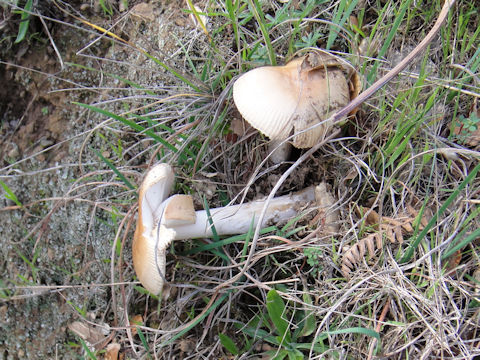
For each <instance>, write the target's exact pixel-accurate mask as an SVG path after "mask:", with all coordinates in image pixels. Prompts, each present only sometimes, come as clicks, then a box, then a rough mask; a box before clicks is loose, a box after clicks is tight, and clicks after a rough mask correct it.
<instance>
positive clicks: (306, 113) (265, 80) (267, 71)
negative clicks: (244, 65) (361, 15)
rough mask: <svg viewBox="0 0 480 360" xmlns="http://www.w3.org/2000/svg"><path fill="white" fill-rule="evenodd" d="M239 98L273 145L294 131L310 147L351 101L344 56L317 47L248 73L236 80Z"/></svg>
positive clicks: (246, 116)
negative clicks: (297, 56) (330, 120)
mask: <svg viewBox="0 0 480 360" xmlns="http://www.w3.org/2000/svg"><path fill="white" fill-rule="evenodd" d="M357 85H358V82H357V83H356V86H357ZM233 99H234V102H235V104H236V106H237V108H238V110H239V111H240V113H241V114H242V116H243V118H244V119H245V120H246V121H247V122H248V123H250V125H252V126H253V127H254V128H256V129H257V130H259V131H260V132H262V133H263V134H265V135H266V136H268V137H269V138H270V139H271V140H272V146H271V148H272V147H273V148H275V147H277V146H279V145H280V144H281V143H282V142H284V140H286V139H287V138H288V137H290V136H291V135H295V136H294V137H293V138H292V139H290V142H291V144H292V145H293V146H295V147H296V148H310V147H312V146H313V145H315V144H316V143H318V142H319V141H320V140H321V139H322V138H323V137H324V136H325V134H327V132H328V130H329V129H330V127H331V124H329V123H325V122H324V120H326V119H327V118H328V117H329V115H331V114H332V113H333V112H335V111H337V110H339V109H341V108H342V107H344V106H345V105H347V104H348V102H349V101H350V91H349V85H348V83H347V79H346V77H345V74H344V71H343V66H342V64H341V63H340V62H339V60H338V59H337V58H335V57H333V56H332V55H329V54H327V53H325V52H320V51H312V52H310V53H308V54H307V55H304V56H302V57H299V58H297V59H294V60H292V61H290V62H289V63H287V64H286V65H284V66H263V67H259V68H256V69H253V70H251V71H249V72H247V73H245V74H243V75H242V76H240V77H239V78H238V79H237V81H235V83H234V85H233ZM322 122H323V123H322ZM314 125H318V126H315V127H313V126H314ZM312 127H313V128H312ZM282 151H283V153H284V152H285V150H284V149H283V150H282ZM272 156H275V154H272ZM276 157H277V159H276V160H275V159H274V161H277V162H278V161H282V160H284V159H282V155H276Z"/></svg>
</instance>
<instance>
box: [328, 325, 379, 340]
mask: <svg viewBox="0 0 480 360" xmlns="http://www.w3.org/2000/svg"><path fill="white" fill-rule="evenodd" d="M350 333H352V334H362V335H367V336H371V337H373V338H375V339H377V340H378V341H380V334H379V333H378V332H376V331H375V330H372V329H367V328H363V327H352V328H347V329H339V330H332V331H324V332H323V333H322V334H326V335H336V334H350Z"/></svg>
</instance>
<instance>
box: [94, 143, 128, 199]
mask: <svg viewBox="0 0 480 360" xmlns="http://www.w3.org/2000/svg"><path fill="white" fill-rule="evenodd" d="M93 151H94V152H95V154H97V156H98V157H99V158H100V159H101V160H102V161H103V162H104V163H105V164H106V165H107V166H108V167H109V168H110V169H112V171H113V172H114V173H115V174H116V175H117V176H118V177H119V178H120V180H122V181H123V183H124V184H125V185H127V187H128V188H129V189H131V190H135V189H136V188H135V186H133V185H132V183H131V182H130V181H128V179H127V178H126V177H125V176H124V175H123V174H122V173H121V172H120V171H119V170H118V169H117V168H116V166H115V165H113V163H112V162H111V161H110V160H108V159H107V158H105V157H104V156H103V155H102V154H101V153H100V152H99V151H97V150H95V149H93Z"/></svg>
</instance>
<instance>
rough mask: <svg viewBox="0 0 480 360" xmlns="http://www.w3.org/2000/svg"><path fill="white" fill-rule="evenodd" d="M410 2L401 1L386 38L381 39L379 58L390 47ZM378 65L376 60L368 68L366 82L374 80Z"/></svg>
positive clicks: (408, 0)
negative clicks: (370, 68) (370, 67)
mask: <svg viewBox="0 0 480 360" xmlns="http://www.w3.org/2000/svg"><path fill="white" fill-rule="evenodd" d="M411 2H412V0H407V1H405V2H402V3H401V7H400V10H399V12H398V13H397V14H396V15H395V21H394V22H393V25H392V27H391V28H390V32H389V33H388V35H387V38H386V39H385V40H384V41H383V45H382V47H381V49H380V50H379V52H378V57H379V58H381V57H383V56H385V54H386V53H387V50H388V48H389V47H390V44H391V43H392V41H393V38H394V37H395V35H396V34H397V31H398V27H399V26H400V24H401V23H402V21H403V18H404V17H405V13H406V12H407V9H408V8H409V7H410V4H411ZM379 66H380V62H376V63H375V64H374V65H373V66H372V70H370V73H369V74H368V76H367V82H368V84H371V83H372V82H373V81H374V80H375V78H376V76H377V69H378V67H379Z"/></svg>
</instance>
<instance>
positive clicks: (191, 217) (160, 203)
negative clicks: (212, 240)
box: [133, 164, 333, 294]
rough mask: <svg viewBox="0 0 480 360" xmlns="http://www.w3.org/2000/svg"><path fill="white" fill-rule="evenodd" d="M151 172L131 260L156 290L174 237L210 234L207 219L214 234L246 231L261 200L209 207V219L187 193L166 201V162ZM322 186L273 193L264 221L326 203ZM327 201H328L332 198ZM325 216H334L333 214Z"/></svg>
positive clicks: (142, 278) (254, 222) (170, 180)
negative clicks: (278, 194)
mask: <svg viewBox="0 0 480 360" xmlns="http://www.w3.org/2000/svg"><path fill="white" fill-rule="evenodd" d="M157 167H160V168H159V169H158V168H157ZM150 172H155V175H151V174H150V173H149V174H147V176H146V178H145V180H144V182H143V184H142V186H141V188H140V198H139V218H138V222H137V229H136V231H135V238H134V241H133V265H134V268H135V271H136V273H137V276H138V279H139V280H140V282H141V283H142V285H143V286H144V287H145V288H146V289H147V290H148V291H150V292H152V293H154V294H158V293H159V292H160V291H161V290H162V287H163V284H164V282H165V279H164V277H165V263H166V260H165V258H166V255H165V253H166V248H167V246H168V245H169V244H170V243H171V242H172V241H173V240H181V239H193V238H203V237H211V236H212V226H211V223H213V225H214V227H215V230H216V232H217V234H218V235H233V234H243V233H246V232H248V230H249V229H250V228H251V227H252V226H256V225H257V223H258V220H257V219H258V215H259V214H260V212H261V211H262V209H263V206H264V205H265V200H256V201H252V202H250V203H245V204H240V205H231V206H227V207H223V208H214V209H210V214H211V217H210V219H209V217H208V215H207V211H205V210H202V211H196V212H195V210H194V206H193V200H192V197H191V196H189V195H173V196H171V197H169V198H168V199H167V200H165V201H164V199H165V198H166V196H167V190H168V189H170V188H171V187H172V184H173V171H172V170H171V168H170V167H169V166H168V165H166V164H161V165H157V166H156V167H154V168H152V170H150ZM155 181H157V182H155ZM324 186H325V185H324V184H323V185H322V184H321V185H319V186H317V187H315V186H310V187H308V188H306V189H304V190H302V191H300V192H297V193H293V194H290V195H284V196H280V197H277V198H274V199H273V200H272V201H271V202H270V204H269V206H268V210H267V213H266V215H265V218H264V220H263V222H262V227H265V226H267V225H269V224H279V223H284V222H286V221H288V220H290V219H292V218H294V217H296V216H298V215H299V214H301V213H302V211H304V210H306V209H308V208H311V207H312V206H316V207H318V206H319V204H321V207H324V208H326V207H327V204H326V202H325V199H330V198H329V197H328V196H326V197H324V198H325V199H323V198H322V199H320V197H322V196H323V194H322V192H323V191H324V190H323V189H325V187H324ZM319 189H321V191H320V192H319ZM152 197H153V198H152ZM328 202H329V204H328V207H330V206H331V205H332V204H331V203H330V202H331V201H330V200H328ZM328 220H331V221H333V219H331V218H328Z"/></svg>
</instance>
